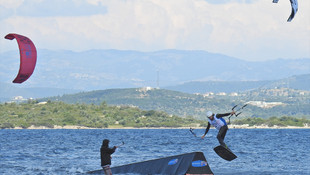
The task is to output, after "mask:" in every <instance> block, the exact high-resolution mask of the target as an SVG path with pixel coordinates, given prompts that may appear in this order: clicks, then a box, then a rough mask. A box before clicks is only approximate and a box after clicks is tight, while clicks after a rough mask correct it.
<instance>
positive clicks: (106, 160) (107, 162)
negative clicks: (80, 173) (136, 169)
mask: <svg viewBox="0 0 310 175" xmlns="http://www.w3.org/2000/svg"><path fill="white" fill-rule="evenodd" d="M109 142H110V141H109V140H108V139H104V140H103V141H102V145H101V148H100V157H101V167H102V168H103V170H104V174H105V175H112V171H111V168H110V166H111V154H113V153H114V152H115V150H116V148H118V147H117V146H113V148H109Z"/></svg>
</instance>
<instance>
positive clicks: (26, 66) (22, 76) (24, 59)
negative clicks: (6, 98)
mask: <svg viewBox="0 0 310 175" xmlns="http://www.w3.org/2000/svg"><path fill="white" fill-rule="evenodd" d="M4 38H5V39H9V40H13V39H14V38H15V39H16V41H17V43H18V47H19V54H20V67H19V72H18V74H17V76H16V78H15V79H14V80H13V83H23V82H24V81H26V80H27V79H28V78H29V77H30V76H31V75H32V73H33V71H34V68H35V66H36V62H37V50H36V47H35V46H34V44H33V42H32V41H31V40H30V39H29V38H27V37H25V36H22V35H19V34H15V33H10V34H8V35H6V36H5V37H4Z"/></svg>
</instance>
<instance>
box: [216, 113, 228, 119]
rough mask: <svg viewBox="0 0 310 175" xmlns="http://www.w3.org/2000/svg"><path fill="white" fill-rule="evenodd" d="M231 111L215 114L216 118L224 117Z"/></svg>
mask: <svg viewBox="0 0 310 175" xmlns="http://www.w3.org/2000/svg"><path fill="white" fill-rule="evenodd" d="M230 114H231V113H230V112H229V113H225V114H216V118H222V117H226V116H229V115H230Z"/></svg>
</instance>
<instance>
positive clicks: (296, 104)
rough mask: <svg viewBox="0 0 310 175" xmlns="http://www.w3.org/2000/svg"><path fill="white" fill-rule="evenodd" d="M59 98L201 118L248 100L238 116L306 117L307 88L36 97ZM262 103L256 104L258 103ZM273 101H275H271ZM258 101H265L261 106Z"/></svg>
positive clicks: (142, 90)
mask: <svg viewBox="0 0 310 175" xmlns="http://www.w3.org/2000/svg"><path fill="white" fill-rule="evenodd" d="M47 100H51V101H63V102H65V103H70V104H76V103H79V104H84V103H85V104H95V105H99V104H101V103H102V102H106V103H107V104H109V105H126V106H134V107H138V108H140V109H142V110H156V111H165V112H166V113H168V114H170V115H177V116H181V117H186V116H193V117H194V118H197V119H205V113H206V111H207V110H212V111H214V112H216V113H224V112H229V111H230V110H231V108H232V107H233V106H234V105H235V104H240V105H241V104H244V103H249V102H251V103H250V104H249V105H248V106H247V108H246V109H245V110H244V112H243V113H242V115H240V116H239V117H240V118H243V117H261V118H268V117H273V116H278V117H281V116H293V117H299V118H302V117H306V118H310V108H309V105H310V92H309V91H299V90H292V89H269V90H266V89H264V90H259V91H249V92H245V93H243V94H238V95H237V96H233V95H230V94H226V95H221V94H213V95H208V96H206V94H205V95H202V94H196V95H195V94H187V93H182V92H177V91H171V90H165V89H147V88H132V89H109V90H98V91H91V92H83V93H78V94H72V95H64V96H58V97H51V98H45V99H40V101H47ZM259 102H260V103H262V104H260V103H259ZM274 102H276V105H273V104H274ZM260 105H265V106H266V107H264V106H263V107H262V106H260Z"/></svg>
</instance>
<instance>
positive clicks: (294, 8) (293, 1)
mask: <svg viewBox="0 0 310 175" xmlns="http://www.w3.org/2000/svg"><path fill="white" fill-rule="evenodd" d="M278 1H279V0H273V1H272V2H273V3H278ZM290 2H291V6H292V12H291V15H290V16H289V17H288V19H287V22H291V21H292V19H293V18H294V16H295V14H296V13H297V11H298V2H297V0H290Z"/></svg>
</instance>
